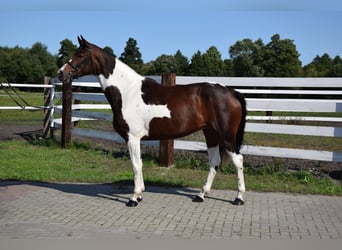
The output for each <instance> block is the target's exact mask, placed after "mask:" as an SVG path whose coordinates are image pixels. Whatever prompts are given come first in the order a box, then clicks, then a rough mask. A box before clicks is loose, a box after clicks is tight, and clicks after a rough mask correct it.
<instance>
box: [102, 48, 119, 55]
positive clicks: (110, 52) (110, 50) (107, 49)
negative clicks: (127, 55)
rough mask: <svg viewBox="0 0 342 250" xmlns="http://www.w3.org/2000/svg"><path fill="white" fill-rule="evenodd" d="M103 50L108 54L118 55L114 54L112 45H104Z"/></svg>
mask: <svg viewBox="0 0 342 250" xmlns="http://www.w3.org/2000/svg"><path fill="white" fill-rule="evenodd" d="M103 50H104V51H106V52H107V53H108V54H111V55H114V56H116V55H115V54H114V51H113V49H112V48H111V47H109V46H106V47H104V48H103Z"/></svg>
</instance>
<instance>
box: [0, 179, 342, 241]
mask: <svg viewBox="0 0 342 250" xmlns="http://www.w3.org/2000/svg"><path fill="white" fill-rule="evenodd" d="M131 191H132V187H119V186H114V185H109V184H55V183H53V184H51V183H30V182H26V183H24V182H0V239H8V238H26V239H40V238H58V239H60V238H80V239H88V238H100V239H102V238H110V239H113V238H114V239H115V238H120V239H122V238H153V239H164V238H179V239H187V238H191V239H198V238H201V239H209V238H210V239H216V238H224V239H235V238H237V239H240V238H258V239H259V238H261V239H274V238H277V239H278V238H282V239H312V238H314V239H342V197H330V196H318V195H292V194H282V193H256V192H248V193H247V199H246V204H245V205H244V206H241V207H236V206H233V205H232V204H231V201H232V200H233V199H234V197H235V192H234V191H224V190H213V191H212V192H211V194H210V197H208V198H207V199H206V200H205V202H204V203H193V202H192V201H191V198H192V197H193V196H194V194H196V193H197V192H198V190H196V189H187V188H163V187H147V191H146V192H145V193H144V200H143V201H142V203H140V204H139V206H138V207H136V208H127V207H126V206H125V203H126V202H127V200H128V198H129V197H130V194H131Z"/></svg>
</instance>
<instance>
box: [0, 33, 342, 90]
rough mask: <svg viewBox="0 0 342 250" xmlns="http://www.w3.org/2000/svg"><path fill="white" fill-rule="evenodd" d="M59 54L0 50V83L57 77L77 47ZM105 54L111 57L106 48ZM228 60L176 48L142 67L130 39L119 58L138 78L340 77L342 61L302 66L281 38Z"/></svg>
mask: <svg viewBox="0 0 342 250" xmlns="http://www.w3.org/2000/svg"><path fill="white" fill-rule="evenodd" d="M60 45H61V47H60V49H59V51H58V55H52V54H51V53H49V52H48V50H47V47H46V46H45V45H44V44H42V43H40V42H36V43H35V44H33V45H32V47H31V48H21V47H19V46H16V47H13V48H9V47H0V82H26V83H41V82H43V79H44V76H51V77H54V76H56V72H57V69H58V68H59V67H61V66H62V65H63V64H64V63H66V62H67V61H68V60H69V59H70V58H71V57H72V55H73V53H74V52H75V50H76V49H77V46H76V45H74V44H73V43H72V42H71V41H70V40H68V39H64V40H62V41H61V42H60ZM104 50H105V51H106V52H108V53H111V54H114V52H113V49H112V48H111V47H108V46H106V47H105V48H104ZM229 55H230V58H228V59H224V60H222V58H221V54H220V52H219V51H218V50H217V48H216V47H215V46H211V47H210V48H209V49H208V50H207V51H205V52H204V53H202V52H201V51H199V50H198V51H197V52H196V53H194V54H193V56H192V57H191V60H190V62H189V60H188V58H187V57H186V56H184V55H183V54H182V53H181V51H180V50H178V51H177V52H176V53H175V54H174V55H165V54H163V55H161V56H159V57H157V58H156V59H155V60H153V61H150V62H148V63H145V64H144V63H143V60H142V56H141V53H140V51H139V48H138V47H137V41H136V40H135V39H133V38H129V39H128V41H127V43H126V47H125V49H124V52H123V53H122V54H121V56H120V59H121V60H122V61H123V62H125V63H127V64H128V65H129V66H131V67H132V68H133V69H135V70H136V71H138V72H139V73H140V74H142V75H160V74H161V73H167V72H175V73H176V74H177V75H193V76H245V77H248V76H257V77H258V76H267V77H291V76H293V77H299V76H305V77H342V59H341V57H340V56H335V57H334V58H332V57H330V56H329V55H328V54H326V53H325V54H323V55H322V56H318V55H317V56H316V57H315V58H314V59H313V60H312V62H311V63H309V64H307V65H306V66H304V67H302V66H301V62H300V60H299V53H298V51H297V49H296V46H295V44H294V41H293V40H290V39H281V38H280V35H278V34H275V35H273V36H272V37H271V40H270V42H269V43H267V44H264V42H263V41H262V40H261V39H258V40H256V41H252V40H251V39H248V38H246V39H243V40H240V41H237V42H236V43H235V44H234V45H232V46H231V47H230V48H229Z"/></svg>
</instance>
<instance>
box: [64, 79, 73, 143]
mask: <svg viewBox="0 0 342 250" xmlns="http://www.w3.org/2000/svg"><path fill="white" fill-rule="evenodd" d="M71 100H72V81H71V80H70V81H68V82H63V98H62V102H63V108H62V140H61V147H62V148H66V147H67V146H68V144H69V143H70V142H71Z"/></svg>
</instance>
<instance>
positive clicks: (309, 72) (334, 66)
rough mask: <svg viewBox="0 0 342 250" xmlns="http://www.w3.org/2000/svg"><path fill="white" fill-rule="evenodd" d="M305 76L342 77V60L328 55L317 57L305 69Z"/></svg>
mask: <svg viewBox="0 0 342 250" xmlns="http://www.w3.org/2000/svg"><path fill="white" fill-rule="evenodd" d="M303 71H304V76H308V77H341V76H342V59H341V57H339V56H336V57H335V58H334V59H331V57H330V56H329V55H328V54H326V53H325V54H323V55H322V56H318V55H317V56H316V57H315V58H314V59H313V61H312V62H311V63H309V64H308V65H306V66H305V67H304V68H303Z"/></svg>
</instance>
